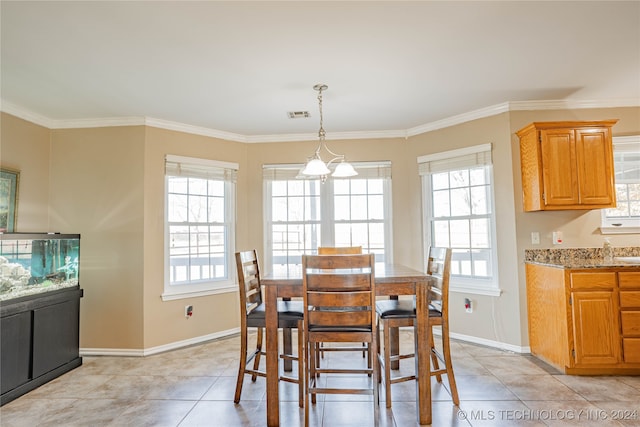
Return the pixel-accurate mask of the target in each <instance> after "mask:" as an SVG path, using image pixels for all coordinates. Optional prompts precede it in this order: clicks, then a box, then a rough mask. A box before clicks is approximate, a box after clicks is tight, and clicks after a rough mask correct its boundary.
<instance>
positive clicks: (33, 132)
mask: <svg viewBox="0 0 640 427" xmlns="http://www.w3.org/2000/svg"><path fill="white" fill-rule="evenodd" d="M49 151H50V132H49V129H47V128H44V127H42V126H37V125H34V124H33V123H31V122H27V121H25V120H22V119H19V118H17V117H14V116H11V115H9V114H5V113H1V115H0V165H2V167H3V168H9V169H13V170H18V171H20V177H19V183H18V206H17V212H16V228H15V231H22V232H28V231H55V230H53V229H51V228H49Z"/></svg>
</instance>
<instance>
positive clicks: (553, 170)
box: [540, 129, 580, 206]
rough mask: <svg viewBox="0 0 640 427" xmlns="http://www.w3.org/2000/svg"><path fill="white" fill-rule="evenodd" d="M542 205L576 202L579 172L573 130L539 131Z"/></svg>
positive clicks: (575, 203) (578, 198) (577, 200)
mask: <svg viewBox="0 0 640 427" xmlns="http://www.w3.org/2000/svg"><path fill="white" fill-rule="evenodd" d="M540 151H541V155H542V174H543V179H542V181H543V195H544V196H543V197H544V204H545V206H570V205H578V204H579V203H580V197H579V192H578V188H579V187H578V174H577V172H576V145H575V133H574V130H573V129H547V130H542V131H540Z"/></svg>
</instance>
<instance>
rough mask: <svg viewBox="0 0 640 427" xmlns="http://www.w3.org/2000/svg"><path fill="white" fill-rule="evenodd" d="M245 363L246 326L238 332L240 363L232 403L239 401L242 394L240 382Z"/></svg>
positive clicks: (242, 379)
mask: <svg viewBox="0 0 640 427" xmlns="http://www.w3.org/2000/svg"><path fill="white" fill-rule="evenodd" d="M246 365H247V328H241V332H240V364H239V366H238V381H237V382H236V394H235V396H234V398H233V402H234V403H238V402H240V395H241V394H242V383H243V381H244V370H245V368H246Z"/></svg>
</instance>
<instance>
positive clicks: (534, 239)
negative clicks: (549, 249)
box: [531, 231, 540, 245]
mask: <svg viewBox="0 0 640 427" xmlns="http://www.w3.org/2000/svg"><path fill="white" fill-rule="evenodd" d="M531 244H532V245H539V244H540V233H538V232H537V231H532V232H531Z"/></svg>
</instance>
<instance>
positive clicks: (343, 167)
mask: <svg viewBox="0 0 640 427" xmlns="http://www.w3.org/2000/svg"><path fill="white" fill-rule="evenodd" d="M356 175H358V172H356V170H355V169H354V168H353V166H351V163H347V162H340V163H338V165H337V166H336V170H335V171H333V173H332V174H331V176H334V177H336V178H346V177H348V176H356Z"/></svg>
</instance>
